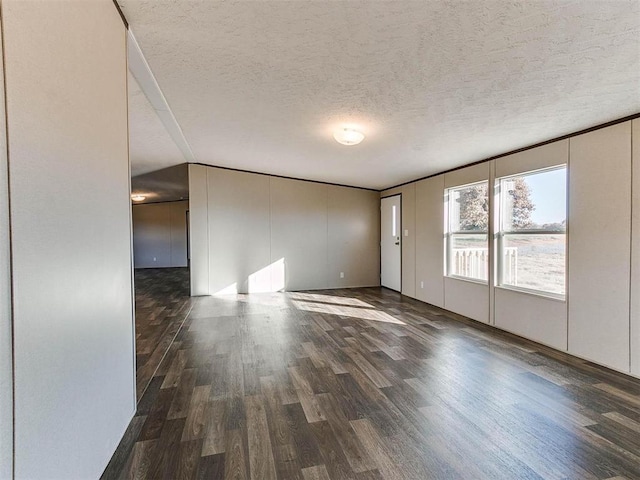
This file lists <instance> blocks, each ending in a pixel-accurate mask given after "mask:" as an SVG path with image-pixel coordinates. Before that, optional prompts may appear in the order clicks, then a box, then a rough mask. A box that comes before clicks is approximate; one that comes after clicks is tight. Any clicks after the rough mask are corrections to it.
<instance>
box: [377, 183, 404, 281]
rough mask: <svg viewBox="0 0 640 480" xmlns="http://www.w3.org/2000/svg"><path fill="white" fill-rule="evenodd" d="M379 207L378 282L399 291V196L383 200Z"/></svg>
mask: <svg viewBox="0 0 640 480" xmlns="http://www.w3.org/2000/svg"><path fill="white" fill-rule="evenodd" d="M380 203H381V205H380V282H381V284H382V286H383V287H387V288H391V289H392V290H397V291H398V292H399V291H400V290H401V287H402V285H401V268H402V267H401V262H402V245H400V241H401V235H400V214H401V212H400V205H401V204H400V195H394V196H393V197H387V198H383V199H382V200H381V202H380Z"/></svg>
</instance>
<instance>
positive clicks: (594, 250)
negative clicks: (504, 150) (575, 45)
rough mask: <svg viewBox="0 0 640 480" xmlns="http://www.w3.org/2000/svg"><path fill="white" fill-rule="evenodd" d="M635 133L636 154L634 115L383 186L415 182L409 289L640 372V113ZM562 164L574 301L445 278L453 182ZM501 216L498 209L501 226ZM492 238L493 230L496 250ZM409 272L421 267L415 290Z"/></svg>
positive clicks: (406, 255) (407, 256) (408, 188)
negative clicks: (448, 194) (448, 192)
mask: <svg viewBox="0 0 640 480" xmlns="http://www.w3.org/2000/svg"><path fill="white" fill-rule="evenodd" d="M633 136H634V140H635V141H634V142H633V160H632V142H631V137H632V122H624V123H620V124H617V125H614V126H610V127H607V128H602V129H599V130H595V131H592V132H590V133H587V134H584V135H580V136H574V137H572V138H570V139H568V140H561V141H558V142H554V143H551V144H547V145H544V146H541V147H537V148H534V149H530V150H527V151H524V152H520V153H517V154H513V155H509V156H505V157H501V158H498V159H495V160H492V161H489V162H484V163H482V164H478V165H474V166H471V167H468V168H463V169H460V170H456V171H454V172H448V173H446V174H444V175H439V176H435V177H432V178H428V179H426V180H421V181H418V182H414V183H412V184H409V185H404V186H402V187H398V188H394V189H389V190H386V191H383V192H381V196H387V195H391V194H395V193H400V192H402V193H403V194H404V193H405V192H412V187H415V189H414V190H413V191H415V196H414V197H412V196H411V195H412V194H411V193H409V194H408V195H407V197H408V198H409V199H412V198H413V202H412V203H411V201H409V202H405V198H404V196H403V207H405V206H407V208H408V209H409V213H408V214H407V216H408V218H407V219H406V220H407V221H408V222H409V224H410V225H411V226H412V228H414V229H415V232H416V242H415V248H412V247H411V245H409V248H408V249H403V252H402V253H403V287H402V293H403V294H405V295H408V296H412V297H414V298H418V299H420V300H423V301H425V302H428V303H432V304H434V305H438V306H440V305H443V304H444V307H445V308H446V309H448V310H451V311H453V312H456V313H460V314H462V315H465V316H468V317H470V318H473V319H475V320H478V321H482V322H486V323H489V324H492V325H494V326H496V327H498V328H500V329H503V330H507V331H510V332H513V333H515V334H517V335H521V336H523V337H526V338H529V339H532V340H534V341H537V342H540V343H543V344H546V345H549V346H551V347H553V348H556V349H558V350H563V351H568V352H569V353H572V354H574V355H576V356H579V357H582V358H586V359H589V360H592V361H594V362H597V363H599V364H601V365H605V366H608V367H611V368H614V369H616V370H619V371H621V372H626V373H633V374H634V375H637V376H640V266H639V265H640V205H639V204H640V120H634V121H633ZM632 161H633V167H634V168H633V171H632ZM561 164H568V178H569V180H568V209H569V215H568V235H567V236H568V260H567V262H568V268H567V290H568V293H567V297H566V300H558V299H555V298H548V297H545V296H541V295H535V294H530V293H526V292H522V291H515V290H512V289H507V288H502V287H497V286H495V285H494V284H495V283H496V279H494V278H493V277H492V276H491V277H490V281H489V284H488V285H483V284H480V283H477V282H471V281H465V280H460V279H457V278H448V277H444V274H443V272H444V257H443V251H444V218H443V215H444V203H443V197H444V190H445V188H448V187H454V186H458V185H464V184H468V183H472V182H476V181H479V180H484V179H489V183H490V186H491V187H492V186H493V183H494V180H495V179H496V178H499V177H503V176H508V175H514V174H518V173H525V172H528V171H532V170H538V169H542V168H547V167H551V166H555V165H561ZM632 178H633V195H632ZM490 198H491V200H492V201H493V196H492V195H491V196H490ZM632 215H633V220H632ZM494 217H495V212H494V209H493V207H492V209H491V214H490V223H491V225H493V228H494V230H495V229H496V224H497V218H494ZM412 218H413V220H412ZM403 222H405V212H403ZM632 223H633V232H632ZM492 245H493V235H491V236H490V245H489V249H490V253H491V254H492V256H493V257H495V255H494V250H493V246H492ZM407 263H409V265H408V267H406V265H407ZM491 263H493V260H492V262H491ZM411 264H413V265H411ZM632 266H633V268H632ZM405 270H408V271H409V272H411V273H410V274H411V275H415V282H414V284H413V287H412V289H413V290H412V289H411V288H408V287H407V285H406V284H405V282H407V281H410V278H409V279H405V277H404V274H405V273H406V272H405ZM434 272H438V273H437V274H434ZM421 282H424V286H425V287H424V288H420V286H421ZM441 299H443V300H441ZM630 311H631V313H630Z"/></svg>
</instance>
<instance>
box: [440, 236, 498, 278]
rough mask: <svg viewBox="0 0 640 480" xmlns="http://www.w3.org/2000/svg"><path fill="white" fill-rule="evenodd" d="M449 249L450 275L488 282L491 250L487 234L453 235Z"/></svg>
mask: <svg viewBox="0 0 640 480" xmlns="http://www.w3.org/2000/svg"><path fill="white" fill-rule="evenodd" d="M450 240H451V248H450V249H449V275H457V276H459V277H467V278H473V279H476V280H484V281H486V280H487V278H488V272H489V249H488V243H487V235H486V234H478V235H475V234H462V235H460V234H457V235H456V234H452V235H451V237H450Z"/></svg>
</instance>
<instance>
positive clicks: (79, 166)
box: [2, 0, 135, 479]
mask: <svg viewBox="0 0 640 480" xmlns="http://www.w3.org/2000/svg"><path fill="white" fill-rule="evenodd" d="M2 7H3V11H2V14H3V17H2V22H3V29H4V41H5V44H4V45H5V62H6V64H5V67H6V96H7V112H8V115H7V116H8V131H9V132H10V133H9V138H8V142H9V152H10V154H9V155H10V157H9V162H10V165H11V169H10V187H11V190H10V191H11V227H12V230H11V235H12V246H13V294H14V312H13V314H14V358H15V475H16V478H29V479H31V478H33V479H35V478H47V479H55V478H61V479H69V478H98V477H99V476H100V474H101V473H102V471H103V469H104V467H105V466H106V465H107V462H108V461H109V459H110V457H111V455H112V454H113V452H114V450H115V448H116V446H117V445H118V442H119V441H120V439H121V437H122V434H123V433H124V431H125V429H126V427H127V425H128V423H129V421H130V419H131V418H132V416H133V413H134V411H135V388H134V383H135V370H134V348H133V345H134V343H133V341H134V338H133V313H132V309H133V304H132V285H131V241H130V233H131V206H130V199H129V163H128V148H127V135H128V133H127V91H126V78H127V65H126V42H125V38H126V31H125V27H124V25H123V23H122V20H121V18H120V17H119V15H118V12H117V10H116V8H115V6H114V4H113V3H112V2H111V1H110V0H95V1H91V2H23V1H18V0H5V1H3V3H2ZM5 428H6V427H5V426H3V427H2V429H3V430H4V429H5Z"/></svg>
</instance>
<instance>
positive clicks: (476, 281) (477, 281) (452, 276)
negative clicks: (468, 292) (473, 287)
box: [445, 275, 489, 286]
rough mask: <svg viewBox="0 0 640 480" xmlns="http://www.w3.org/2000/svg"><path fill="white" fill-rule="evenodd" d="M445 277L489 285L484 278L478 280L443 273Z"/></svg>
mask: <svg viewBox="0 0 640 480" xmlns="http://www.w3.org/2000/svg"><path fill="white" fill-rule="evenodd" d="M445 278H453V279H454V280H461V281H463V282H469V283H475V284H477V285H485V286H489V282H487V281H486V280H478V279H477V278H470V277H461V276H458V275H445Z"/></svg>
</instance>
